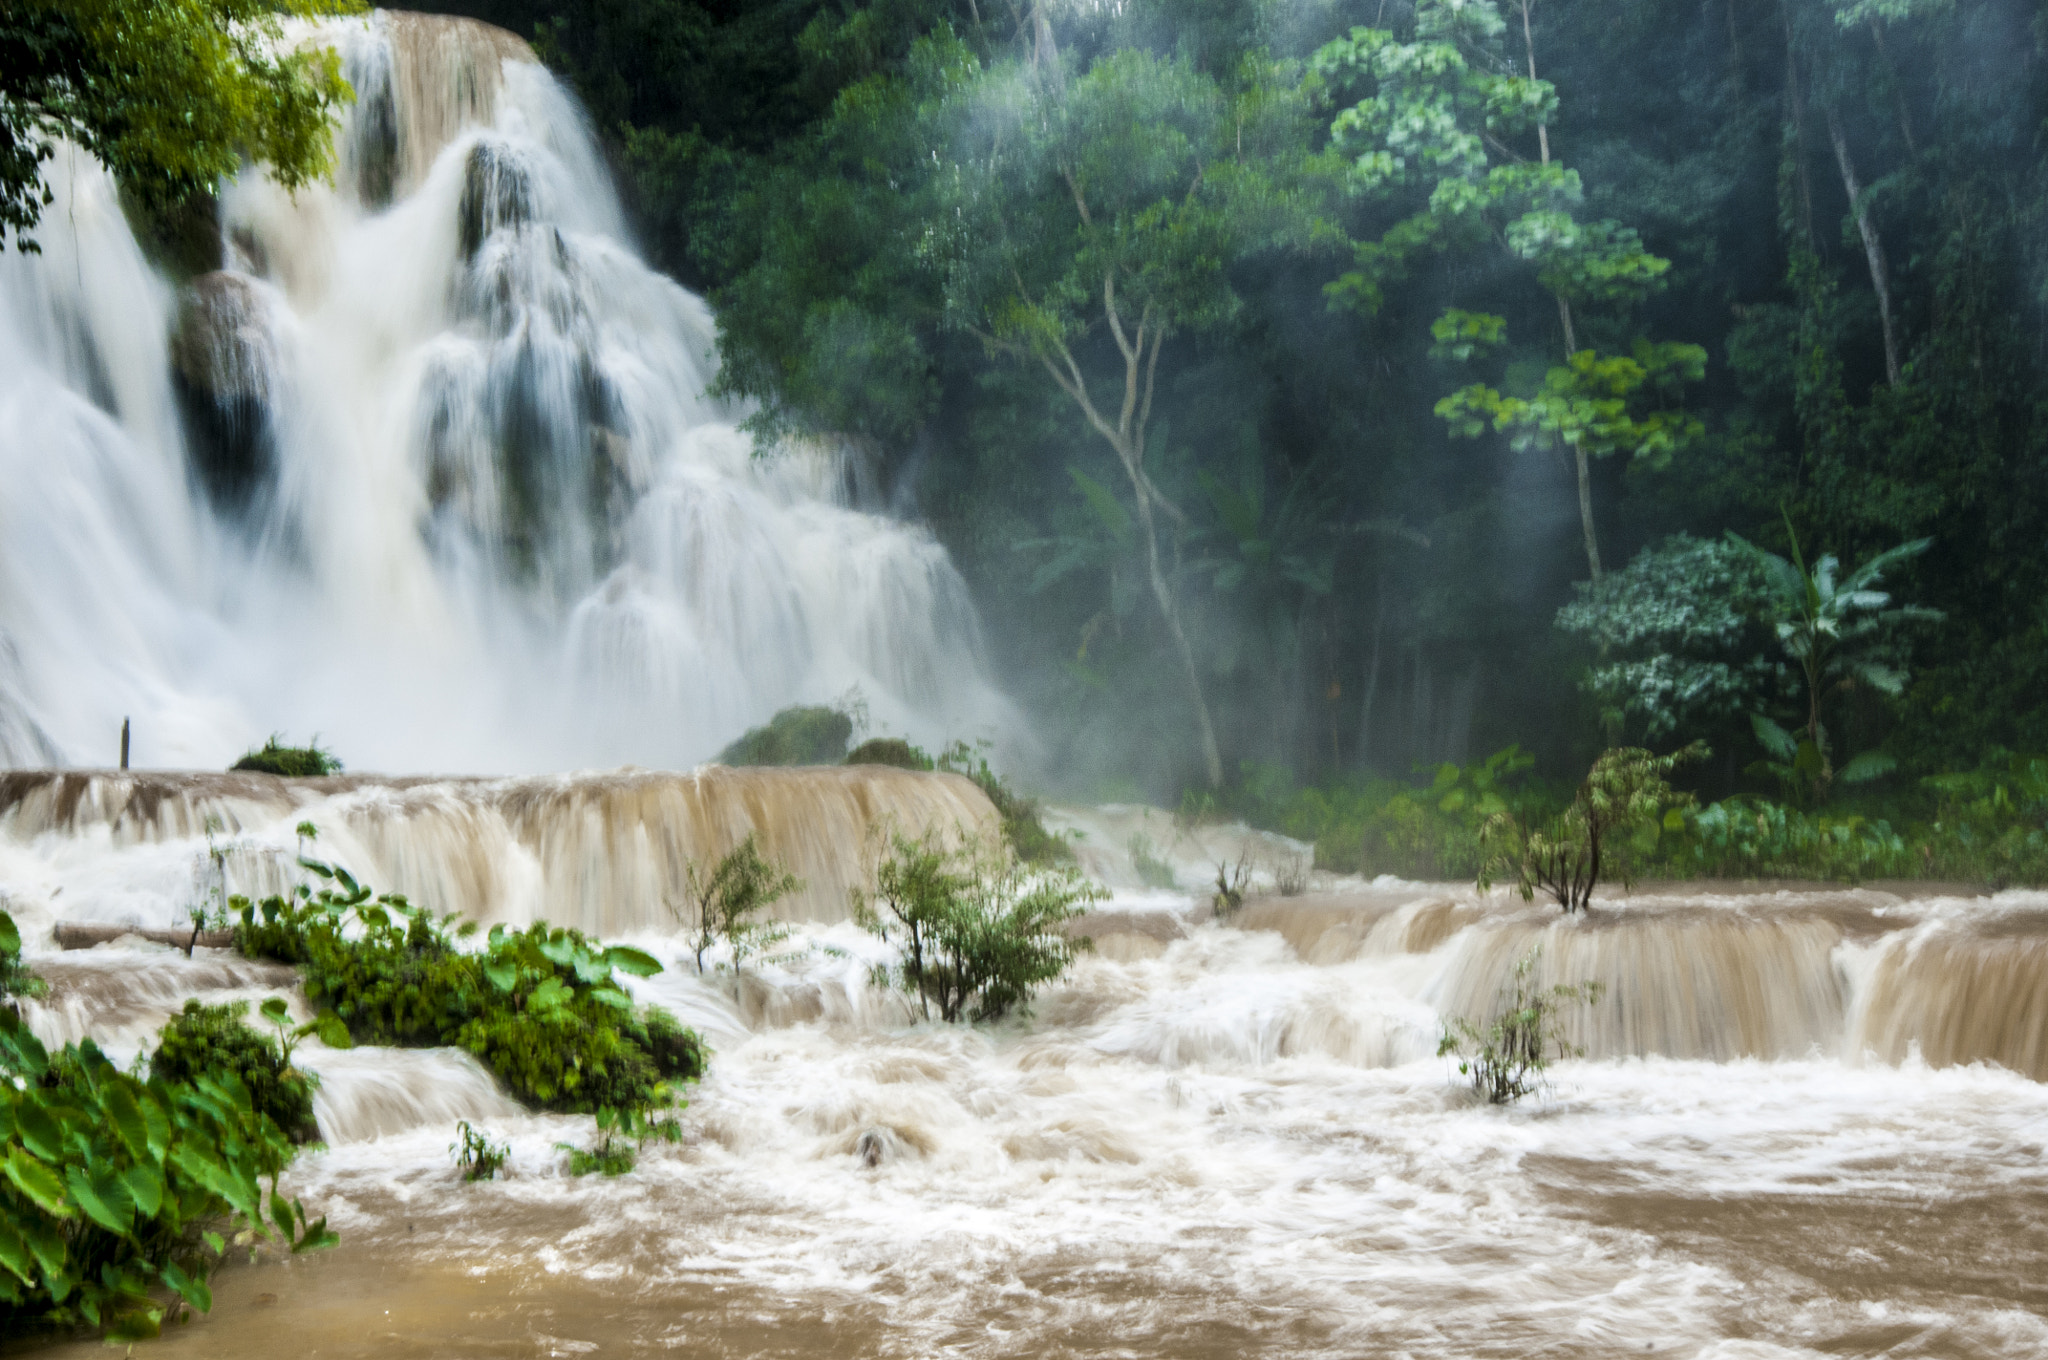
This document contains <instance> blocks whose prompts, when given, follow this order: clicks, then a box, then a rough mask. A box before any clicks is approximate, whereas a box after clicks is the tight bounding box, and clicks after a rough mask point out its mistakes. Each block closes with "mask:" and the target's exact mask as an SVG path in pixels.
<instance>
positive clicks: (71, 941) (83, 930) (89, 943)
mask: <svg viewBox="0 0 2048 1360" xmlns="http://www.w3.org/2000/svg"><path fill="white" fill-rule="evenodd" d="M50 933H51V934H52V935H55V936H56V937H57V947H58V948H59V949H90V948H92V947H93V946H94V945H96V944H105V943H106V942H107V941H109V940H118V939H120V938H121V937H122V936H123V935H140V936H141V937H142V938H143V939H145V940H155V941H156V942H157V943H158V944H167V945H170V946H172V947H173V948H176V949H189V948H190V947H192V946H193V945H195V944H197V945H198V946H199V947H200V948H202V949H229V948H232V947H233V946H234V943H235V932H234V931H232V930H202V931H200V932H199V936H198V938H197V939H196V940H195V939H194V938H193V936H192V932H191V931H190V930H144V929H143V928H142V927H140V926H102V925H86V924H83V923H81V922H78V921H60V922H58V923H57V926H56V928H55V929H54V930H52V931H51V932H50Z"/></svg>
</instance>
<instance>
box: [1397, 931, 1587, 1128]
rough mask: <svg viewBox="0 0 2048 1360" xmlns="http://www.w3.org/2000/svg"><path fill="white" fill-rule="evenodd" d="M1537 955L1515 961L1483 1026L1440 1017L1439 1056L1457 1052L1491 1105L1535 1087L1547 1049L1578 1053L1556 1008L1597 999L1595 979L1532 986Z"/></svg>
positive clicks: (1544, 1065)
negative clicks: (1441, 1019)
mask: <svg viewBox="0 0 2048 1360" xmlns="http://www.w3.org/2000/svg"><path fill="white" fill-rule="evenodd" d="M1536 957H1537V955H1536V951H1534V950H1531V951H1530V952H1529V953H1528V954H1526V955H1524V956H1523V958H1522V960H1521V962H1519V963H1517V964H1516V965H1515V971H1514V974H1513V975H1512V976H1511V977H1510V978H1509V979H1508V981H1507V985H1506V986H1504V987H1502V988H1501V994H1500V1001H1499V1004H1498V1005H1497V1006H1496V1007H1495V1008H1494V1015H1493V1018H1492V1019H1490V1020H1488V1021H1487V1022H1486V1027H1485V1028H1484V1029H1481V1028H1480V1027H1479V1026H1478V1025H1475V1024H1473V1023H1472V1022H1471V1021H1470V1020H1467V1019H1466V1018H1465V1017H1463V1016H1452V1017H1451V1018H1450V1019H1449V1020H1447V1021H1445V1022H1444V1031H1443V1038H1442V1039H1441V1040H1440V1041H1439V1042H1438V1043H1437V1047H1436V1051H1437V1056H1438V1057H1443V1056H1445V1055H1446V1054H1456V1055H1457V1057H1458V1071H1459V1073H1460V1074H1462V1075H1464V1076H1466V1077H1469V1078H1471V1081H1472V1089H1473V1090H1475V1091H1477V1092H1478V1093H1479V1094H1480V1095H1482V1096H1484V1097H1486V1099H1487V1100H1488V1102H1490V1103H1492V1104H1495V1105H1505V1104H1507V1103H1508V1102H1510V1101H1515V1100H1520V1099H1521V1098H1522V1097H1523V1096H1526V1095H1529V1094H1530V1093H1531V1092H1534V1091H1536V1090H1538V1089H1539V1088H1540V1087H1541V1086H1542V1084H1543V1072H1544V1069H1545V1068H1547V1067H1548V1066H1549V1065H1550V1056H1549V1055H1550V1053H1551V1052H1553V1051H1555V1052H1556V1054H1557V1056H1558V1057H1560V1058H1571V1057H1577V1056H1579V1053H1580V1050H1579V1049H1576V1048H1574V1047H1572V1046H1571V1045H1570V1044H1568V1043H1567V1042H1565V1037H1564V1022H1563V1020H1562V1019H1561V1017H1560V1015H1559V1012H1560V1011H1562V1010H1563V1008H1564V1007H1565V1006H1566V1005H1567V1004H1574V1003H1582V1004H1586V1005H1591V1004H1592V1003H1593V1002H1596V1001H1598V1000H1599V999H1600V993H1601V991H1602V988H1601V986H1600V984H1599V983H1597V982H1582V983H1562V982H1561V983H1558V984H1556V985H1554V986H1551V987H1547V988H1538V987H1534V986H1531V985H1530V982H1529V975H1530V974H1531V973H1532V972H1534V971H1535V968H1536Z"/></svg>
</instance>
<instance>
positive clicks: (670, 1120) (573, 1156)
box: [555, 1107, 683, 1176]
mask: <svg viewBox="0 0 2048 1360" xmlns="http://www.w3.org/2000/svg"><path fill="white" fill-rule="evenodd" d="M682 1137H683V1126H682V1124H681V1123H680V1122H679V1121H678V1120H676V1118H675V1117H674V1116H672V1115H671V1116H667V1117H664V1118H659V1119H650V1118H649V1117H648V1116H647V1114H646V1112H645V1111H642V1110H615V1109H611V1108H610V1107H605V1108H603V1109H600V1110H598V1112H597V1144H596V1146H594V1147H589V1148H580V1147H577V1146H576V1145H575V1144H573V1143H557V1144H555V1147H556V1148H557V1149H558V1150H560V1151H563V1152H566V1153H568V1154H569V1174H570V1175H572V1176H588V1175H589V1174H590V1173H591V1172H593V1171H594V1172H597V1173H598V1174H599V1175H603V1176H623V1175H625V1174H626V1173H627V1172H628V1171H631V1170H632V1169H633V1168H634V1167H635V1166H636V1165H638V1163H639V1160H640V1151H641V1149H643V1148H645V1147H646V1146H647V1144H649V1143H651V1142H663V1143H676V1142H680V1141H682Z"/></svg>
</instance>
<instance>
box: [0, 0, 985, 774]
mask: <svg viewBox="0 0 2048 1360" xmlns="http://www.w3.org/2000/svg"><path fill="white" fill-rule="evenodd" d="M296 36H297V38H298V39H299V40H303V41H306V42H319V43H324V44H329V45H332V46H334V47H336V48H337V49H338V51H339V52H340V54H341V57H342V61H343V65H344V69H345V71H346V73H347V75H348V76H349V79H350V80H351V82H352V83H353V84H354V86H355V88H356V90H357V92H358V99H357V101H356V103H355V104H354V105H353V106H352V107H351V108H349V109H348V110H347V111H346V112H345V114H344V115H343V117H342V119H341V122H340V125H339V127H338V130H337V133H336V139H337V146H338V150H339V152H340V155H339V162H340V165H339V173H338V176H337V179H336V182H335V183H334V184H333V185H332V186H316V187H313V188H310V189H307V190H305V191H302V192H301V193H300V194H299V195H298V197H297V199H296V200H294V199H292V198H290V197H288V196H287V195H286V194H284V193H283V192H282V191H280V190H279V189H278V188H277V187H276V186H275V185H273V184H272V183H270V182H269V181H268V180H267V179H265V178H263V177H262V176H260V175H255V174H251V175H249V176H246V177H244V178H243V179H241V180H240V181H238V182H236V183H233V184H230V185H227V186H225V188H224V189H223V192H222V193H221V195H220V200H219V212H218V224H219V235H218V239H217V240H215V241H213V242H212V243H211V246H210V247H209V248H210V249H211V250H212V251H214V252H216V257H215V258H214V259H212V260H209V261H204V262H203V263H204V264H205V265H207V266H208V267H207V268H205V269H204V271H203V272H200V273H198V274H196V275H194V276H192V277H189V278H186V279H183V280H182V281H177V282H174V281H172V280H171V279H169V278H168V277H166V275H164V274H163V273H161V272H159V271H158V270H157V269H155V268H153V267H152V266H151V264H150V263H149V262H148V261H147V260H146V259H145V257H144V254H143V251H142V249H141V247H140V246H139V245H138V244H137V241H136V238H135V236H134V234H133V233H132V232H131V231H130V229H129V225H128V223H127V221H126V220H125V219H124V218H123V215H122V212H121V210H120V207H119V204H118V202H117V200H116V196H115V193H114V190H113V187H112V184H111V182H110V181H109V179H108V178H107V176H106V175H105V174H104V173H103V172H102V171H100V170H99V169H98V168H97V167H96V165H95V164H94V163H93V162H92V161H91V160H90V159H89V158H88V157H85V156H83V155H81V154H78V153H76V152H74V151H72V150H70V149H68V148H67V149H63V150H60V152H59V154H58V156H57V158H56V159H55V160H54V161H52V162H51V163H50V165H49V167H48V170H49V174H50V180H51V187H52V189H53V190H54V192H55V194H56V201H55V202H54V203H53V204H52V205H51V206H50V208H49V209H48V210H47V211H46V213H45V216H44V219H43V222H42V224H41V226H40V228H39V230H38V232H37V235H38V239H39V241H40V244H41V246H42V252H43V253H42V254H41V255H39V256H24V255H21V254H19V253H16V252H13V251H9V252H6V253H5V255H4V256H0V480H4V482H5V484H6V485H7V488H8V494H7V495H6V497H5V498H0V766H7V765H15V766H27V765H43V764H66V763H85V764H96V763H104V762H109V761H111V759H112V757H113V753H114V751H115V744H116V740H117V735H118V733H119V731H120V728H121V723H122V720H123V718H124V717H132V718H133V719H134V723H135V729H134V730H135V752H134V759H135V763H136V764H138V765H146V766H185V767H190V766H197V767H202V768H205V767H211V768H220V767H223V766H225V765H227V764H228V763H229V762H230V761H232V760H233V759H234V758H235V756H237V755H238V754H240V753H241V752H242V751H243V750H245V749H247V748H248V747H249V746H251V745H254V744H259V743H260V742H261V741H262V739H263V738H264V736H265V735H267V734H268V733H270V732H272V731H278V730H282V731H285V732H288V733H290V734H292V735H293V736H295V737H300V738H303V737H305V736H307V735H310V734H313V733H318V734H319V735H320V736H321V737H322V738H323V739H324V740H325V741H326V743H327V744H329V745H331V746H333V747H334V748H335V749H337V750H339V751H340V752H341V753H342V754H343V755H344V757H345V758H346V759H348V760H349V762H350V763H351V765H354V766H360V767H363V768H372V769H374V768H380V767H381V768H400V769H420V768H431V769H442V770H450V771H493V772H496V771H538V770H553V769H565V768H589V767H593V766H608V765H612V764H616V763H618V762H620V761H626V760H631V761H634V762H637V763H640V764H644V765H662V766H672V767H687V766H688V765H691V764H693V763H695V762H696V761H699V760H702V759H704V758H706V757H707V756H709V755H710V754H711V753H712V752H714V751H715V750H717V749H718V748H719V747H720V746H721V745H723V744H724V742H726V741H728V740H730V739H731V738H732V737H734V736H736V735H738V733H739V732H740V731H741V730H743V729H744V728H745V727H747V726H749V725H752V724H754V723H757V722H759V721H761V720H762V719H764V718H765V717H767V716H768V715H769V714H770V713H771V712H773V711H774V710H775V709H777V708H779V707H782V706H784V705H786V704H789V703H792V702H813V703H815V702H824V701H828V700H832V699H835V698H838V697H840V696H842V695H845V694H847V693H848V692H849V691H851V690H853V689H855V688H858V690H859V691H860V694H861V696H862V697H863V698H864V700H865V702H866V704H867V706H868V709H869V712H870V714H871V716H872V719H873V721H874V722H875V724H876V725H877V727H880V728H883V729H886V730H889V731H893V732H899V733H907V734H909V735H911V736H913V737H915V738H917V739H920V740H922V741H924V742H926V743H927V744H932V743H937V742H940V741H943V740H945V739H949V738H952V737H960V736H976V735H993V736H996V737H998V738H999V739H1000V738H1002V737H1004V736H1005V735H1006V734H1007V733H1008V732H1009V731H1010V726H1009V724H1008V721H1007V718H1006V713H1007V709H1006V706H1005V704H1004V703H1003V701H1002V700H1001V699H1000V697H999V696H998V695H997V694H996V693H995V691H994V690H993V689H992V687H991V686H990V685H989V683H988V681H987V679H986V678H985V675H984V673H983V668H982V663H981V660H980V643H979V638H978V631H977V630H978V625H977V623H976V618H975V614H974V610H973V607H972V605H971V602H970V601H969V599H968V597H967V593H966V590H965V587H964V585H963V583H962V581H961V579H960V577H959V575H958V574H957V573H956V572H955V571H954V569H953V567H952V565H951V563H950V562H949V560H948V559H947V556H946V554H945V552H944V550H943V549H942V548H941V547H940V546H939V545H938V544H937V542H936V541H935V540H934V539H933V538H932V537H931V535H930V534H929V533H927V532H926V531H925V530H923V529H922V528H920V527H919V526H916V525H914V524H909V523H905V522H902V521H900V520H897V519H893V518H891V517H889V516H887V515H886V514H883V513H880V509H881V504H882V499H883V489H882V488H880V487H878V486H877V485H876V484H875V478H874V475H873V470H872V469H870V468H869V467H867V466H866V465H865V464H864V463H863V462H862V461H861V459H860V458H858V457H857V456H856V455H855V454H854V453H853V452H851V451H850V450H848V449H844V448H839V447H826V446H823V445H791V446H786V447H783V448H781V449H779V450H776V451H774V452H773V453H771V454H770V455H768V456H765V457H756V456H755V452H754V449H753V443H752V440H751V438H750V437H749V436H747V435H745V434H743V433H742V432H741V431H740V430H739V429H738V428H737V427H736V422H737V421H738V420H739V419H740V418H741V417H742V416H743V415H744V414H745V412H744V411H743V410H739V409H735V408H732V407H730V406H727V405H725V404H722V403H720V402H718V401H715V400H713V399H712V398H711V397H710V396H708V395H707V391H706V389H707V386H708V385H709V383H710V382H711V380H712V378H713V376H714V374H715V373H716V370H717V355H716V353H715V329H714V326H713V323H712V319H711V316H710V314H709V313H708V311H707V309H706V308H705V306H704V304H703V302H702V301H701V300H700V299H698V298H696V297H694V296H692V295H691V294H689V293H687V292H685V291H684V290H683V289H681V288H679V287H677V286H676V285H675V284H674V283H672V282H670V281H669V280H667V279H665V278H663V277H661V276H660V275H658V274H656V273H654V272H653V271H651V270H650V269H648V268H647V267H646V265H645V264H643V263H642V262H641V260H640V259H639V257H638V255H637V254H636V252H635V250H634V248H633V245H632V243H631V241H630V237H629V233H628V231H627V229H626V227H625V224H624V219H623V217H622V215H621V213H620V210H619V206H618V202H617V198H616V195H615V193H614V191H613V188H612V185H611V182H610V180H609V177H608V175H607V173H606V170H605V167H604V163H603V160H602V157H601V155H600V154H599V152H598V150H597V148H596V146H595V143H594V142H593V140H592V138H591V136H590V133H589V130H588V128H587V127H586V126H585V123H584V119H583V116H582V114H581V112H580V111H579V110H578V109H577V108H576V106H575V105H574V103H573V101H572V100H571V99H570V98H569V96H568V95H567V94H566V92H565V91H564V90H563V89H562V88H561V87H560V86H559V85H557V84H556V83H555V81H554V80H553V79H552V78H551V77H550V76H549V75H548V74H547V72H546V71H545V70H544V69H543V68H542V67H540V66H539V65H538V64H537V63H536V62H535V61H534V59H533V54H532V53H531V52H530V51H529V50H528V49H527V47H526V45H525V44H524V43H523V42H521V41H520V40H519V39H517V38H515V37H513V36H512V35H510V34H508V33H504V32H502V31H499V30H496V29H492V28H488V27H486V26H484V25H481V24H477V23H473V22H470V21H466V20H456V19H446V18H439V17H430V16H423V15H409V14H393V13H387V12H382V11H379V12H376V13H374V14H372V15H371V16H369V17H368V18H366V19H355V20H347V21H336V22H333V23H330V24H328V25H325V26H323V27H319V28H305V29H301V30H298V31H297V34H296Z"/></svg>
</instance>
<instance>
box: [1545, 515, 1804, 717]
mask: <svg viewBox="0 0 2048 1360" xmlns="http://www.w3.org/2000/svg"><path fill="white" fill-rule="evenodd" d="M1576 589H1577V592H1578V598H1577V599H1575V600H1573V601H1572V602H1571V603H1570V604H1568V605H1566V606H1564V608H1562V609H1560V610H1558V611H1557V627H1558V628H1559V629H1560V630H1561V631H1563V632H1566V633H1569V634H1571V635H1573V636H1575V637H1579V638H1583V639H1584V640H1585V641H1587V642H1589V643H1592V644H1593V645H1594V646H1595V647H1597V648H1598V658H1599V659H1598V660H1597V661H1596V662H1595V664H1594V665H1593V667H1592V669H1591V671H1590V673H1589V674H1588V675H1587V677H1586V680H1585V686H1586V688H1587V690H1588V691H1589V692H1591V693H1592V695H1593V696H1594V697H1595V698H1596V699H1597V700H1598V701H1599V703H1600V707H1601V712H1602V713H1603V714H1604V715H1606V716H1607V717H1608V719H1609V721H1610V722H1611V723H1613V724H1615V725H1617V726H1619V725H1621V724H1623V723H1624V722H1627V721H1631V720H1632V721H1634V722H1636V723H1638V724H1640V726H1641V729H1642V733H1643V736H1644V737H1645V738H1646V739H1648V740H1651V741H1655V740H1659V739H1662V738H1668V737H1670V736H1672V735H1674V734H1675V733H1677V732H1679V731H1680V730H1694V731H1696V730H1698V727H1699V725H1700V724H1702V723H1706V722H1712V721H1715V720H1717V719H1723V718H1726V717H1729V716H1731V715H1735V714H1741V713H1746V712H1748V711H1749V710H1750V709H1752V708H1754V707H1755V706H1756V705H1757V704H1758V703H1759V702H1761V701H1763V700H1764V699H1766V698H1768V697H1769V696H1770V694H1771V693H1772V691H1773V690H1774V689H1775V688H1776V682H1777V681H1778V680H1779V678H1780V675H1781V672H1782V667H1780V666H1778V665H1776V664H1774V663H1773V662H1772V661H1771V660H1770V659H1769V657H1767V656H1766V655H1764V652H1765V650H1766V648H1767V646H1768V638H1767V636H1766V634H1765V632H1764V630H1763V628H1762V626H1761V625H1760V624H1759V622H1758V618H1759V615H1760V614H1761V613H1762V612H1763V609H1764V602H1765V595H1764V590H1765V588H1764V583H1763V580H1762V576H1761V572H1760V570H1759V569H1758V567H1757V566H1756V563H1755V561H1754V559H1753V558H1752V557H1751V556H1750V554H1748V553H1747V552H1745V551H1744V550H1742V549H1740V548H1738V547H1736V546H1735V545H1734V544H1732V543H1727V542H1721V541H1715V540H1711V539H1710V540H1701V539H1697V538H1693V537H1691V536H1690V535H1687V534H1676V535H1674V536H1672V537H1671V538H1669V539H1667V540H1665V541H1664V542H1663V543H1661V544H1659V545H1658V546H1656V547H1654V548H1645V549H1644V550H1643V551H1642V552H1640V553H1638V554H1637V555H1636V557H1635V558H1634V560H1633V561H1631V562H1630V563H1629V564H1628V566H1627V568H1626V569H1624V570H1622V571H1617V572H1611V573H1609V574H1608V575H1606V576H1604V577H1602V578H1601V579H1600V581H1599V582H1598V583H1588V582H1580V583H1579V585H1578V586H1577V587H1576Z"/></svg>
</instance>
